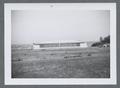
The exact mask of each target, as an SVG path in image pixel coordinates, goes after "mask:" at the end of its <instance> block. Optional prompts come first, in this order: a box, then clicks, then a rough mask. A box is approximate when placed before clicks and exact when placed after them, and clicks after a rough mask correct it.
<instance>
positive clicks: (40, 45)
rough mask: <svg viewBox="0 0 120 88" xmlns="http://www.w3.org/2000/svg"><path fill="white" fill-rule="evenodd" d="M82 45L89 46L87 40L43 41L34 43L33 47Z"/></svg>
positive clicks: (81, 46)
mask: <svg viewBox="0 0 120 88" xmlns="http://www.w3.org/2000/svg"><path fill="white" fill-rule="evenodd" d="M72 47H80V48H87V47H88V45H87V43H86V42H78V41H76V42H72V41H71V42H41V43H33V49H42V48H72Z"/></svg>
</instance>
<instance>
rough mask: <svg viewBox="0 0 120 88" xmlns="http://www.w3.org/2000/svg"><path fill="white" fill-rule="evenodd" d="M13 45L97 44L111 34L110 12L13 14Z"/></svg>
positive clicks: (16, 12) (36, 11)
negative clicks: (89, 42)
mask: <svg viewBox="0 0 120 88" xmlns="http://www.w3.org/2000/svg"><path fill="white" fill-rule="evenodd" d="M11 24H12V32H11V34H12V36H11V37H12V44H32V43H35V42H44V41H61V40H62V41H64V40H65V41H66V40H68V41H69V40H74V41H81V42H83V41H84V42H85V41H98V40H99V38H100V37H106V36H108V35H109V34H110V12H109V11H108V10H79V9H67V10H66V9H53V10H52V9H51V10H47V9H46V10H42V9H41V10H13V11H12V12H11Z"/></svg>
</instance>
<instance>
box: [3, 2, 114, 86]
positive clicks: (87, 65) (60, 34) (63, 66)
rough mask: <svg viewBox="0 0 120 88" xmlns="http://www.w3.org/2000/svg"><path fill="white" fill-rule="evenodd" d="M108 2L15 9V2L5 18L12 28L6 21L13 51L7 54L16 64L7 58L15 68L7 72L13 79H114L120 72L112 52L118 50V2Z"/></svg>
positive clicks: (12, 67) (19, 7) (10, 66)
mask: <svg viewBox="0 0 120 88" xmlns="http://www.w3.org/2000/svg"><path fill="white" fill-rule="evenodd" d="M7 5H8V4H7ZM7 5H6V8H7ZM105 5H106V4H105ZM107 5H108V7H107ZM107 5H106V7H105V9H103V7H101V8H99V7H98V9H93V8H94V7H95V6H97V5H95V6H94V4H93V6H92V5H90V6H88V7H86V6H87V5H85V6H84V4H82V5H81V4H80V5H79V4H63V5H62V4H45V5H42V4H37V5H36V6H35V5H33V7H34V6H35V8H32V7H30V6H32V4H31V5H29V4H28V7H27V6H26V7H27V8H25V7H24V6H25V4H23V7H22V5H21V4H18V5H15V6H16V9H13V8H14V7H15V6H14V4H13V7H11V8H12V9H10V11H9V12H8V14H10V16H8V15H7V16H6V17H5V19H6V21H7V20H8V22H6V24H8V26H9V27H10V29H9V28H8V27H6V26H7V25H6V26H5V27H6V30H5V33H6V36H8V37H6V40H5V41H7V42H6V46H8V48H10V49H9V50H8V49H7V47H6V50H7V52H8V51H10V52H9V53H8V54H9V55H8V54H7V53H6V54H5V55H8V56H7V57H9V58H10V59H9V61H10V62H9V64H10V65H9V66H8V64H7V63H6V64H7V66H6V68H7V67H9V68H10V70H7V69H6V71H9V72H6V73H5V74H9V77H10V78H11V79H13V80H18V79H20V80H21V78H22V79H27V80H29V79H36V78H37V79H61V80H62V79H68V80H69V79H83V78H84V79H86V78H87V79H108V80H109V79H110V78H111V77H113V75H114V73H112V71H114V72H115V71H116V70H114V69H116V68H113V69H112V67H115V65H114V64H115V63H116V62H115V61H116V58H115V55H111V54H113V52H114V54H115V51H112V49H114V48H115V47H116V45H115V44H116V43H115V42H116V41H115V37H114V36H116V35H114V34H115V30H116V29H114V28H115V26H114V24H115V23H113V22H115V20H112V19H113V18H114V15H115V14H114V10H113V9H111V8H110V9H108V8H109V7H110V6H112V5H113V7H114V4H110V5H109V4H107ZM10 6H12V5H10ZM79 6H81V7H79ZM98 6H99V4H98ZM8 7H9V5H8ZM29 7H30V9H28V8H29ZM89 7H90V8H89ZM23 8H25V9H23ZM83 8H84V9H83ZM91 8H92V9H91ZM8 10H9V9H8ZM8 10H6V12H7V11H8ZM9 17H10V18H9ZM111 17H113V18H111ZM111 21H112V23H111ZM112 25H113V26H112ZM8 30H10V31H9V32H7V31H8ZM111 32H112V33H113V34H112V33H111ZM8 38H9V39H8ZM8 41H9V42H8ZM113 42H114V43H113ZM9 43H10V44H9ZM8 44H9V45H8ZM114 50H115V49H114ZM112 57H113V58H112ZM6 61H7V58H6ZM111 61H113V62H111ZM111 63H112V64H113V65H114V66H113V65H112V64H111ZM114 77H115V76H114ZM28 78H29V79H28ZM74 82H75V81H74ZM103 82H104V81H103ZM77 83H78V82H77ZM113 83H114V82H113ZM78 84H79V83H78Z"/></svg>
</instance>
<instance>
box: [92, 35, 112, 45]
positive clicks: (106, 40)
mask: <svg viewBox="0 0 120 88" xmlns="http://www.w3.org/2000/svg"><path fill="white" fill-rule="evenodd" d="M108 43H110V35H108V36H107V37H105V38H102V37H100V41H99V42H95V43H93V44H92V47H102V46H103V45H104V44H108Z"/></svg>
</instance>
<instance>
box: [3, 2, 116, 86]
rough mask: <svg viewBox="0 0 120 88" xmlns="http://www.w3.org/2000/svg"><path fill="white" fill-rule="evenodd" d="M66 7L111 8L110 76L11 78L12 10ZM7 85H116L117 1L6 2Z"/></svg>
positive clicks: (5, 64)
mask: <svg viewBox="0 0 120 88" xmlns="http://www.w3.org/2000/svg"><path fill="white" fill-rule="evenodd" d="M51 5H53V6H54V9H56V8H57V9H59V8H66V9H80V10H110V35H111V42H110V43H111V46H110V74H111V75H110V78H45V79H44V78H29V79H28V78H22V79H21V78H15V79H13V78H11V10H40V9H43V8H44V9H51V8H50V6H51ZM4 28H5V29H4V44H5V45H4V59H5V60H4V66H5V85H116V84H117V70H116V59H117V57H116V56H117V55H116V48H117V47H116V3H32V4H31V3H5V4H4Z"/></svg>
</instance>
